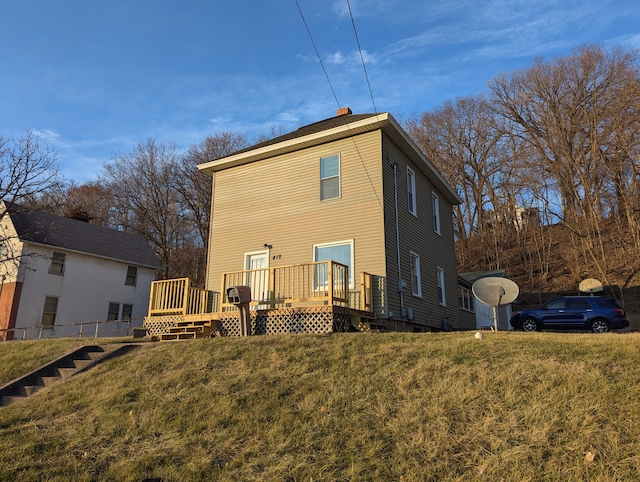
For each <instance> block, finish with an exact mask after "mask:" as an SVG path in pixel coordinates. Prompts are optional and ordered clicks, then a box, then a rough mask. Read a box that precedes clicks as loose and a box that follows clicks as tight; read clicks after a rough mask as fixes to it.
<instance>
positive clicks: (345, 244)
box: [313, 239, 355, 288]
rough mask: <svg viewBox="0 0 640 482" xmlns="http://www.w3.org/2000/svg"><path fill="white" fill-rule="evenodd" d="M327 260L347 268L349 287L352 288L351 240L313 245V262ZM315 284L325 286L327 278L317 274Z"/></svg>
mask: <svg viewBox="0 0 640 482" xmlns="http://www.w3.org/2000/svg"><path fill="white" fill-rule="evenodd" d="M328 260H331V261H336V262H338V263H341V264H344V265H345V266H347V267H348V268H349V286H350V287H351V288H353V287H354V286H355V284H354V273H353V265H354V263H353V239H350V240H346V241H336V242H333V243H322V244H315V245H314V246H313V261H314V262H317V261H328ZM316 282H317V284H318V285H322V284H324V285H325V286H326V285H327V283H328V279H327V276H323V274H322V273H317V276H316Z"/></svg>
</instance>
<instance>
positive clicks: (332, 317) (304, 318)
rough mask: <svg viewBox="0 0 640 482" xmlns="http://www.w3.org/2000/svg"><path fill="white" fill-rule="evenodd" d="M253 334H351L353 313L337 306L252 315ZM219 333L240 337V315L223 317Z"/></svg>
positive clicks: (264, 312)
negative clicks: (339, 332)
mask: <svg viewBox="0 0 640 482" xmlns="http://www.w3.org/2000/svg"><path fill="white" fill-rule="evenodd" d="M250 317H251V333H252V334H254V335H264V334H269V335H273V334H278V333H331V332H337V331H347V330H348V329H349V326H350V325H351V315H350V313H349V310H348V309H346V308H341V307H337V306H318V307H308V308H283V309H280V310H268V311H267V310H264V311H262V310H258V311H252V312H251V313H250ZM218 329H219V332H220V335H222V336H240V318H239V313H238V312H237V311H235V312H234V311H229V312H224V313H221V316H220V321H219V323H218Z"/></svg>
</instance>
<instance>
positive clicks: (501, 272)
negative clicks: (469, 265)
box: [458, 269, 507, 284]
mask: <svg viewBox="0 0 640 482" xmlns="http://www.w3.org/2000/svg"><path fill="white" fill-rule="evenodd" d="M458 276H459V277H460V278H462V279H463V280H465V281H468V282H469V283H471V284H473V283H475V282H476V281H478V280H479V279H482V278H489V277H492V278H506V277H507V270H505V269H495V270H492V271H470V272H467V273H458Z"/></svg>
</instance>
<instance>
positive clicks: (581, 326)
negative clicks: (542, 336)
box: [511, 296, 629, 333]
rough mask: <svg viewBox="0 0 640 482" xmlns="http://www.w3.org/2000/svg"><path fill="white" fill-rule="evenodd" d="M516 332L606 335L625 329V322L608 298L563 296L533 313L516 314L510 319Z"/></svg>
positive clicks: (621, 311) (617, 308) (534, 310)
mask: <svg viewBox="0 0 640 482" xmlns="http://www.w3.org/2000/svg"><path fill="white" fill-rule="evenodd" d="M511 326H513V328H515V329H516V330H524V331H540V330H541V329H543V328H550V329H554V330H591V331H592V332H594V333H606V332H608V331H609V330H612V329H620V328H626V327H628V326H629V320H627V317H626V315H625V312H624V308H622V306H620V305H619V304H618V302H617V301H616V300H614V299H611V298H601V297H598V296H565V297H562V298H556V299H555V300H553V301H549V302H548V303H545V304H544V305H542V306H541V307H540V308H536V309H533V310H522V311H516V312H515V313H514V314H513V316H512V317H511Z"/></svg>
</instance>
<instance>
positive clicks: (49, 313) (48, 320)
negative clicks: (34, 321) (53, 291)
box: [40, 296, 58, 327]
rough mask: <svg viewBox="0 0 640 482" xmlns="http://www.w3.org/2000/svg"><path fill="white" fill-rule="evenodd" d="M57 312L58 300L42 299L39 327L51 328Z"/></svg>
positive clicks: (53, 298)
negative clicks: (42, 305) (42, 306)
mask: <svg viewBox="0 0 640 482" xmlns="http://www.w3.org/2000/svg"><path fill="white" fill-rule="evenodd" d="M57 312H58V298H55V297H53V296H47V297H45V299H44V308H43V309H42V320H41V321H40V325H41V326H43V327H53V325H55V323H56V313H57Z"/></svg>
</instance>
